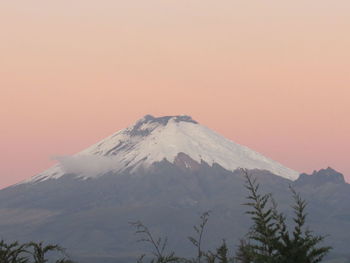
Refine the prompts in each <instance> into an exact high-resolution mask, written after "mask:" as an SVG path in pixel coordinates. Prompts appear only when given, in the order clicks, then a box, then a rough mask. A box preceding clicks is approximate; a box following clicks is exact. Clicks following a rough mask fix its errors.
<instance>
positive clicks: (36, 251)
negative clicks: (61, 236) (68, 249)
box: [28, 242, 67, 263]
mask: <svg viewBox="0 0 350 263" xmlns="http://www.w3.org/2000/svg"><path fill="white" fill-rule="evenodd" d="M28 247H31V248H32V249H33V251H32V252H31V254H32V256H33V259H34V263H45V262H48V259H47V253H48V252H60V253H63V252H64V250H63V248H61V247H60V246H58V245H51V244H49V245H46V246H45V245H44V244H43V242H39V243H35V242H30V243H29V244H28ZM62 260H63V262H65V261H67V260H66V259H61V260H58V261H57V262H62Z"/></svg>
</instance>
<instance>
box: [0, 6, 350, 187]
mask: <svg viewBox="0 0 350 263" xmlns="http://www.w3.org/2000/svg"><path fill="white" fill-rule="evenodd" d="M349 13H350V1H348V0H338V1H329V0H309V1H305V0H295V1H275V0H264V1H261V0H250V1H243V0H241V1H236V0H220V1H217V0H215V1H214V0H147V1H145V0H139V1H135V0H128V1H125V0H123V1H119V0H99V1H97V0H75V1H71V0H60V1H47V0H28V1H18V0H12V1H1V2H0V40H1V41H0V122H1V123H0V187H5V186H8V185H11V184H14V183H17V182H19V181H21V180H23V179H26V178H29V177H31V176H33V175H35V174H37V173H39V172H41V171H43V170H45V169H47V168H48V167H50V166H51V165H53V164H55V163H56V161H55V158H56V156H65V155H71V154H74V153H76V152H79V151H81V150H83V149H84V148H86V147H87V146H89V145H91V144H93V143H96V142H97V141H99V140H101V139H103V138H104V137H106V136H108V135H110V134H112V133H114V132H116V131H117V130H120V129H123V128H125V127H127V126H129V125H132V124H133V123H134V122H135V121H136V120H137V119H139V118H141V117H142V116H144V115H146V114H152V115H154V116H162V115H178V114H187V115H191V116H192V117H193V118H194V119H195V120H197V121H198V122H200V123H201V124H203V125H205V126H207V127H209V128H211V129H213V130H215V131H217V132H219V133H221V134H222V135H224V136H225V137H227V138H229V139H231V140H233V141H235V142H237V143H239V144H243V145H246V146H248V147H250V148H252V149H254V150H256V151H258V152H260V153H262V154H264V155H266V156H268V157H270V158H272V159H274V160H276V161H279V162H280V163H282V164H284V165H285V166H287V167H290V168H292V169H295V170H297V171H299V172H308V173H310V172H312V171H313V170H318V169H321V168H326V167H328V166H331V167H332V168H334V169H336V170H338V171H340V172H342V173H343V174H344V175H345V176H346V178H347V180H348V181H349V182H350V162H349V160H348V156H350V138H349V134H350V117H349V116H350V48H349V47H350V34H349V29H350V16H349Z"/></svg>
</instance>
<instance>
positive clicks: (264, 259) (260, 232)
mask: <svg viewBox="0 0 350 263" xmlns="http://www.w3.org/2000/svg"><path fill="white" fill-rule="evenodd" d="M243 172H244V174H245V177H246V188H247V190H248V191H249V196H248V197H247V198H248V200H249V202H248V203H246V204H245V205H246V206H248V207H250V210H249V211H247V214H249V215H250V216H251V219H252V221H253V225H252V227H251V228H250V231H249V233H248V239H249V240H250V244H247V243H241V245H240V247H239V250H238V252H237V256H236V258H237V259H238V261H239V262H242V263H243V262H244V263H248V262H249V263H295V262H298V263H318V262H321V260H322V259H323V258H324V256H326V255H327V254H328V252H329V251H330V250H331V247H328V246H326V247H323V246H320V243H321V242H322V241H323V240H324V238H325V237H324V236H320V235H314V234H313V233H312V232H311V231H310V230H308V229H307V228H306V227H305V222H306V212H305V209H306V205H307V203H306V201H305V200H303V199H302V198H301V197H300V195H299V194H298V193H297V192H296V191H295V190H294V189H293V188H291V192H292V195H293V199H294V205H293V206H292V208H293V211H294V218H293V221H294V223H295V226H294V228H293V231H292V233H290V232H289V230H288V227H287V224H286V217H285V216H284V215H283V214H282V213H280V212H278V209H277V203H276V202H275V201H274V199H273V198H272V196H271V194H264V195H262V194H260V192H259V184H258V183H257V182H256V179H252V178H251V177H250V176H249V174H248V172H247V170H243Z"/></svg>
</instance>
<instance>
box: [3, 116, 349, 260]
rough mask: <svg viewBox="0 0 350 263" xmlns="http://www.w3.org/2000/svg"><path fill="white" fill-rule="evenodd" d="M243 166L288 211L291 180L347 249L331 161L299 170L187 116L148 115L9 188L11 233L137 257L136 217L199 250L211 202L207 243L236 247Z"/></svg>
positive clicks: (344, 205) (326, 230)
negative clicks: (198, 228) (193, 238)
mask: <svg viewBox="0 0 350 263" xmlns="http://www.w3.org/2000/svg"><path fill="white" fill-rule="evenodd" d="M238 167H243V168H248V169H249V172H250V173H251V174H252V175H253V176H255V177H256V178H257V179H258V180H259V182H260V183H261V186H262V191H264V192H271V193H273V194H274V196H275V199H276V200H277V201H278V203H279V204H280V208H281V209H282V210H283V211H285V212H286V213H288V212H287V211H289V210H290V209H289V208H290V205H291V202H292V200H291V195H290V192H289V186H290V185H292V186H293V187H295V189H296V190H297V191H299V192H300V193H301V194H302V196H303V197H305V198H306V199H307V201H308V203H309V210H308V211H309V214H310V216H309V224H310V227H311V228H312V229H314V230H316V231H317V232H318V233H321V234H330V235H331V236H330V237H329V238H328V239H327V241H328V242H329V244H331V245H333V246H334V247H335V248H336V249H335V250H334V253H333V255H338V254H339V255H341V256H343V255H344V257H346V256H347V253H348V245H347V244H349V242H350V237H349V236H348V234H347V233H348V232H349V230H350V212H349V211H350V204H349V202H348V201H347V200H348V199H349V196H350V188H349V185H348V184H347V183H345V182H344V181H342V180H341V178H342V175H341V174H339V173H338V172H336V171H334V170H331V168H328V169H326V170H321V171H319V172H315V173H313V174H312V175H306V174H302V175H301V176H300V177H298V173H297V172H295V171H293V170H291V169H289V168H286V167H284V166H282V165H281V164H279V163H277V162H275V161H273V160H271V159H269V158H266V157H264V156H262V155H261V154H259V153H256V152H254V151H252V150H250V149H248V148H247V147H244V146H241V145H238V144H236V143H234V142H232V141H230V140H227V139H225V138H223V137H222V136H220V135H219V134H217V133H215V132H213V131H212V130H210V129H208V128H206V127H204V126H202V125H200V124H199V123H197V122H196V121H194V120H193V119H192V118H190V117H188V116H166V117H160V118H155V117H152V116H149V115H147V116H145V117H144V118H142V119H141V120H139V121H137V122H136V123H135V124H134V125H132V126H131V127H129V128H126V129H124V130H121V131H119V132H117V133H115V134H113V135H112V136H110V137H108V138H106V139H105V140H102V141H101V142H99V143H97V144H95V145H93V146H91V147H89V148H88V149H86V150H83V151H82V152H80V153H78V154H76V155H74V156H71V157H64V158H61V160H60V163H59V164H58V165H56V166H54V167H53V168H50V169H49V170H47V171H45V172H43V173H41V174H39V175H36V176H34V177H32V178H30V179H28V180H26V181H24V182H20V183H18V184H16V185H14V186H11V187H8V188H6V189H3V190H1V191H0V233H1V237H2V238H5V239H16V240H17V239H18V240H21V241H28V240H36V241H40V240H45V241H47V242H53V243H59V244H61V245H62V246H64V247H66V248H68V252H70V254H71V255H72V257H73V259H76V260H77V261H79V262H88V263H89V262H91V263H95V262H106V263H107V262H134V259H135V257H136V256H138V255H140V254H142V253H143V252H144V251H145V247H144V246H143V244H140V243H137V242H136V240H137V237H136V236H135V235H134V229H133V228H132V227H131V226H130V225H129V222H133V221H137V220H141V221H143V222H144V223H145V224H146V225H148V226H149V228H150V229H151V230H152V231H153V232H154V233H155V234H156V235H164V236H168V237H169V247H171V248H173V249H174V250H176V251H178V252H179V253H180V254H182V255H192V254H191V253H193V249H192V247H191V244H190V243H189V242H188V241H187V237H188V236H189V235H191V234H192V233H193V228H192V226H193V225H194V224H196V223H197V222H198V219H199V215H200V214H201V213H202V212H204V211H208V210H211V211H212V213H211V217H210V219H209V223H208V228H207V232H206V233H205V236H204V240H205V246H207V247H208V248H215V247H216V246H217V245H218V244H219V243H220V241H221V239H222V238H226V240H227V243H228V244H229V246H230V247H231V248H232V249H235V245H236V244H237V241H238V240H239V238H241V237H243V236H244V234H245V233H246V232H247V230H248V227H249V225H250V221H249V217H248V216H247V215H246V214H245V213H244V212H245V207H243V206H242V205H241V204H242V203H245V202H246V200H245V197H246V194H247V192H246V190H245V188H244V183H245V182H244V178H243V177H242V174H241V172H240V170H238V169H237V168H238Z"/></svg>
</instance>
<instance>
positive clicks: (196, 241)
mask: <svg viewBox="0 0 350 263" xmlns="http://www.w3.org/2000/svg"><path fill="white" fill-rule="evenodd" d="M209 215H210V211H207V212H204V213H203V214H202V215H201V216H200V220H201V221H200V223H199V224H198V225H194V226H193V229H194V231H195V232H196V235H197V236H196V237H193V236H190V237H188V239H189V240H190V242H191V243H192V244H193V245H194V246H195V247H196V249H197V256H196V259H194V260H193V262H197V263H201V260H202V257H203V256H204V255H205V253H204V252H203V250H202V239H203V234H204V230H205V226H206V224H207V223H208V219H209ZM209 258H210V255H207V259H209Z"/></svg>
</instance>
